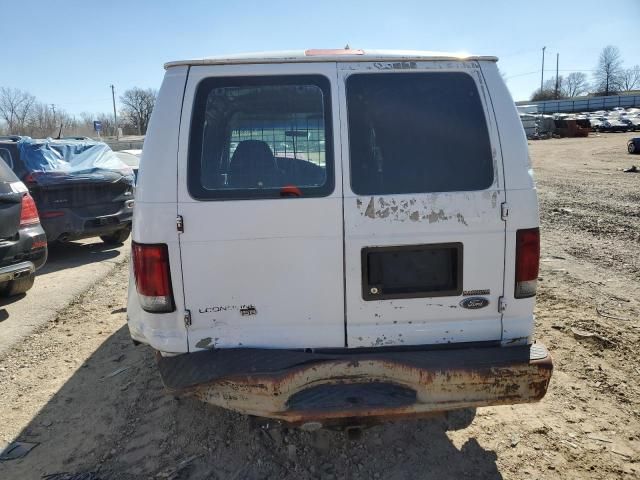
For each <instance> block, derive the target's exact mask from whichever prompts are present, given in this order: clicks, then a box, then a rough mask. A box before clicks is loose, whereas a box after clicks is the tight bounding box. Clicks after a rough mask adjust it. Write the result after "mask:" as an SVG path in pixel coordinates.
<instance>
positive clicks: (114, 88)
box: [109, 84, 120, 140]
mask: <svg viewBox="0 0 640 480" xmlns="http://www.w3.org/2000/svg"><path fill="white" fill-rule="evenodd" d="M109 86H110V87H111V98H112V100H113V124H114V125H115V129H116V140H120V131H119V130H118V116H117V115H116V87H114V86H113V84H112V85H109Z"/></svg>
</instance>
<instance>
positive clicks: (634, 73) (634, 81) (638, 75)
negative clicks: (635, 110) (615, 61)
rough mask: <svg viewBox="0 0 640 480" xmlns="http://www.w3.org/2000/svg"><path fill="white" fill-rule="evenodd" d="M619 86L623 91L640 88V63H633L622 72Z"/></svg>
mask: <svg viewBox="0 0 640 480" xmlns="http://www.w3.org/2000/svg"><path fill="white" fill-rule="evenodd" d="M620 87H621V89H622V90H623V91H625V92H630V91H631V90H635V89H637V88H640V65H634V66H633V67H631V68H627V69H626V70H624V71H623V72H622V75H621V82H620Z"/></svg>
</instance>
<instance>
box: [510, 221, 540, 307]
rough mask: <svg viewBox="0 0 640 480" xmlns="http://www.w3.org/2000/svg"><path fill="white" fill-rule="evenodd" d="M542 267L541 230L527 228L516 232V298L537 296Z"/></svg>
mask: <svg viewBox="0 0 640 480" xmlns="http://www.w3.org/2000/svg"><path fill="white" fill-rule="evenodd" d="M539 266H540V229H538V228H527V229H525V230H518V231H517V232H516V288H515V294H514V296H515V298H528V297H533V296H534V295H535V294H536V289H537V287H538V268H539Z"/></svg>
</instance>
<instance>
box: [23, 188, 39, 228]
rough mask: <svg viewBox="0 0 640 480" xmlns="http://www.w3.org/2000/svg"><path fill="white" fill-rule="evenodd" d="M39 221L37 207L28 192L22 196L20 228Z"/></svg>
mask: <svg viewBox="0 0 640 480" xmlns="http://www.w3.org/2000/svg"><path fill="white" fill-rule="evenodd" d="M38 223H40V218H38V209H37V208H36V202H34V201H33V197H32V196H31V195H29V194H28V193H27V194H25V195H23V196H22V211H21V212H20V228H22V227H28V226H30V225H36V224H38Z"/></svg>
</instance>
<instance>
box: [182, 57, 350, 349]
mask: <svg viewBox="0 0 640 480" xmlns="http://www.w3.org/2000/svg"><path fill="white" fill-rule="evenodd" d="M334 91H336V65H335V63H308V64H293V63H289V64H264V65H258V64H253V65H210V66H196V67H191V68H190V71H189V77H188V80H187V86H186V90H185V98H184V104H183V113H182V123H181V130H180V148H179V154H178V165H179V167H178V186H179V187H178V211H177V213H178V215H179V216H180V217H181V218H182V222H183V227H184V232H183V233H181V234H180V250H181V257H182V274H183V283H184V299H185V305H186V309H187V310H188V311H189V313H190V325H188V328H187V329H188V338H189V350H190V351H194V350H198V349H203V348H212V347H270V348H314V347H343V346H344V343H345V331H344V274H343V272H344V270H343V246H342V242H343V230H342V179H341V176H340V175H341V163H340V155H341V150H340V146H339V145H340V144H339V142H338V141H337V140H336V139H334V135H333V133H332V129H333V128H334V125H339V117H338V105H337V100H336V99H335V97H337V96H336V95H332V92H334ZM187 318H188V316H187ZM187 323H189V322H187Z"/></svg>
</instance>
